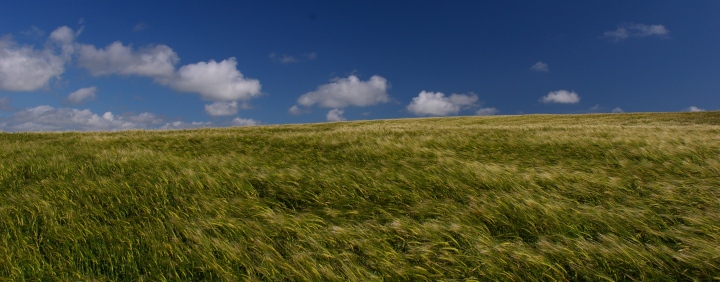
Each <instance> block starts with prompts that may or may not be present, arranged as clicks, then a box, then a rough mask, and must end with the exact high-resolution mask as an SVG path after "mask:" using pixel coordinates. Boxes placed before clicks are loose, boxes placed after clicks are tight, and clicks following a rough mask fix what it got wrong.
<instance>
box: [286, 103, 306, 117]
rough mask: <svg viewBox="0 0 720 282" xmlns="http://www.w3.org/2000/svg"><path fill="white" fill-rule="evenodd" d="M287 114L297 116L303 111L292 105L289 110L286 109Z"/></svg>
mask: <svg viewBox="0 0 720 282" xmlns="http://www.w3.org/2000/svg"><path fill="white" fill-rule="evenodd" d="M288 113H290V114H293V115H299V114H301V113H303V111H302V110H301V109H300V107H298V106H297V105H294V106H292V107H290V109H288Z"/></svg>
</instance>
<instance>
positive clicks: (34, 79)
mask: <svg viewBox="0 0 720 282" xmlns="http://www.w3.org/2000/svg"><path fill="white" fill-rule="evenodd" d="M63 72H65V60H64V59H63V58H62V57H60V56H58V55H56V54H55V53H54V52H53V51H52V50H50V49H45V50H35V49H34V48H33V47H30V46H22V47H19V46H17V44H16V43H15V42H14V41H13V40H12V39H11V38H10V37H3V38H0V90H6V91H34V90H38V89H41V88H45V87H47V86H48V84H49V82H50V80H51V79H53V78H59V77H60V75H61V74H62V73H63Z"/></svg>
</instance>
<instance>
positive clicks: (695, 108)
mask: <svg viewBox="0 0 720 282" xmlns="http://www.w3.org/2000/svg"><path fill="white" fill-rule="evenodd" d="M685 111H688V112H704V111H705V109H701V108H698V107H695V106H691V107H689V108H686V109H685Z"/></svg>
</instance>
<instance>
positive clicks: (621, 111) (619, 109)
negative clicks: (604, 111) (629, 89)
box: [612, 107, 625, 114]
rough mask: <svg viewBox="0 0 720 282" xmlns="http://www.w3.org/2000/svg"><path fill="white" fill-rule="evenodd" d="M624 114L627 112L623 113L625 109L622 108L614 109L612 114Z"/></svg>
mask: <svg viewBox="0 0 720 282" xmlns="http://www.w3.org/2000/svg"><path fill="white" fill-rule="evenodd" d="M624 112H625V111H623V109H621V108H620V107H616V108H614V109H612V113H614V114H619V113H624Z"/></svg>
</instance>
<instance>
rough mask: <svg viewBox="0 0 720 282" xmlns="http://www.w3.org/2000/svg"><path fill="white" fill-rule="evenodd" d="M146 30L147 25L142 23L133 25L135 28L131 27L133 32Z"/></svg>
mask: <svg viewBox="0 0 720 282" xmlns="http://www.w3.org/2000/svg"><path fill="white" fill-rule="evenodd" d="M147 28H148V25H147V24H145V23H144V22H139V23H137V24H135V26H133V31H135V32H139V31H143V30H146V29H147Z"/></svg>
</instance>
